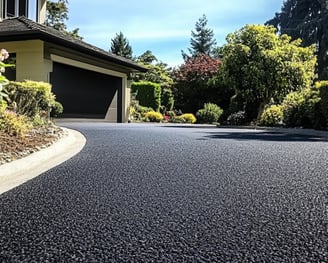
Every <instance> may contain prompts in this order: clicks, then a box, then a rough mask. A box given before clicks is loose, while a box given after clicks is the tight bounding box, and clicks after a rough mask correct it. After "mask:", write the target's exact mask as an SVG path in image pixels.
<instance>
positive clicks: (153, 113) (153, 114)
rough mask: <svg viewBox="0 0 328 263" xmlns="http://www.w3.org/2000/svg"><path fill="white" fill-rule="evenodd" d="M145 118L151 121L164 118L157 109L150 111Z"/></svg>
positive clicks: (158, 120)
mask: <svg viewBox="0 0 328 263" xmlns="http://www.w3.org/2000/svg"><path fill="white" fill-rule="evenodd" d="M145 119H146V120H147V121H150V122H160V121H162V120H163V115H162V114H161V113H159V112H156V111H149V112H147V113H146V114H145Z"/></svg>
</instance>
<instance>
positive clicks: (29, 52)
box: [1, 40, 52, 82]
mask: <svg viewBox="0 0 328 263" xmlns="http://www.w3.org/2000/svg"><path fill="white" fill-rule="evenodd" d="M1 48H5V49H7V51H8V52H9V53H16V80H17V81H23V80H35V81H46V82H49V72H50V71H51V67H52V64H51V63H49V61H47V60H44V58H43V57H44V55H43V50H44V49H43V41H40V40H27V41H16V42H2V43H1Z"/></svg>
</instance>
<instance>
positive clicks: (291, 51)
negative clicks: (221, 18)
mask: <svg viewBox="0 0 328 263" xmlns="http://www.w3.org/2000/svg"><path fill="white" fill-rule="evenodd" d="M223 54H224V58H223V63H222V67H221V70H222V72H223V75H224V79H225V80H226V81H227V84H228V85H230V86H231V87H232V88H234V90H235V92H236V94H237V95H238V96H239V97H240V98H242V100H243V101H244V102H245V104H247V103H254V105H257V106H258V107H259V108H258V111H257V113H261V111H262V110H263V107H264V105H265V104H267V103H269V102H270V100H274V101H276V102H280V101H281V100H282V99H283V97H284V96H286V95H287V94H288V93H289V92H291V91H294V90H299V89H302V88H304V87H307V86H309V85H311V84H312V82H313V80H314V78H315V72H314V68H315V64H316V56H315V46H310V47H302V46H301V40H295V41H292V39H291V37H290V36H288V35H285V34H283V35H281V36H278V35H277V34H276V29H275V28H274V27H273V26H262V25H246V26H245V27H243V28H242V29H240V30H238V31H236V32H235V33H232V34H229V35H228V37H227V44H226V45H225V46H224V48H223ZM254 117H257V116H254Z"/></svg>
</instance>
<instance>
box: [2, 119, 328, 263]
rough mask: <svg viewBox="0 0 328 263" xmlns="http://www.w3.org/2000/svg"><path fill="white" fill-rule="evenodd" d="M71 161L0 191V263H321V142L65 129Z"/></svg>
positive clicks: (216, 133)
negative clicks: (71, 134) (80, 145)
mask: <svg viewBox="0 0 328 263" xmlns="http://www.w3.org/2000/svg"><path fill="white" fill-rule="evenodd" d="M66 126H67V127H70V128H74V129H77V130H79V131H80V132H82V133H83V134H84V135H85V136H86V138H87V145H86V146H85V148H84V149H83V150H82V152H80V153H79V154H78V155H76V156H75V157H73V158H72V159H70V160H68V161H66V162H65V163H63V164H61V165H60V166H58V167H56V168H54V169H52V170H50V171H48V172H46V173H44V174H42V175H41V176H39V177H37V178H35V179H33V180H32V181H29V182H27V183H25V184H23V185H21V186H19V187H17V188H15V189H13V190H11V191H9V192H7V193H4V194H2V195H0V248H1V252H0V262H230V263H235V262H328V142H327V139H325V138H320V137H315V136H305V135H302V136H301V135H290V134H289V135H288V134H283V133H272V132H261V131H256V130H229V129H217V128H206V127H203V128H191V127H188V126H172V125H171V126H170V125H168V126H165V125H164V126H163V125H152V124H105V123H67V124H66Z"/></svg>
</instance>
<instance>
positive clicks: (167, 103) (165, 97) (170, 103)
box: [161, 89, 174, 111]
mask: <svg viewBox="0 0 328 263" xmlns="http://www.w3.org/2000/svg"><path fill="white" fill-rule="evenodd" d="M161 103H162V106H164V107H165V111H171V110H172V109H173V107H174V96H173V93H172V90H171V89H163V91H162V98H161Z"/></svg>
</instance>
